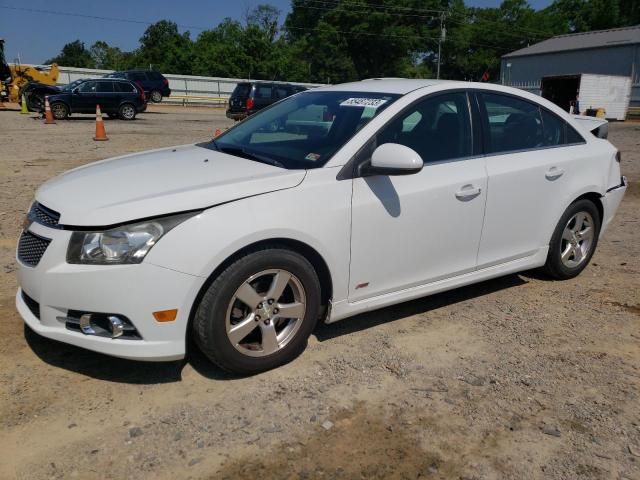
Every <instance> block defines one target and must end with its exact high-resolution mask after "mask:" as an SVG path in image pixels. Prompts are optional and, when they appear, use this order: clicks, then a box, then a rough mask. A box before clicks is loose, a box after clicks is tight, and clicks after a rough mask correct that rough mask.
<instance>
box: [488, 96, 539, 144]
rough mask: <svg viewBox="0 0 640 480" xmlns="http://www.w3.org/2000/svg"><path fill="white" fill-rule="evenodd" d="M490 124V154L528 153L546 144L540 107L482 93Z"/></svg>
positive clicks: (511, 98) (516, 99)
mask: <svg viewBox="0 0 640 480" xmlns="http://www.w3.org/2000/svg"><path fill="white" fill-rule="evenodd" d="M480 96H481V98H482V100H483V104H484V109H485V112H486V121H487V123H488V130H489V135H488V137H489V138H488V140H489V145H488V151H489V152H490V153H499V152H510V151H514V150H527V149H531V148H536V147H541V146H543V145H544V135H543V128H542V118H541V116H540V108H539V107H538V106H537V105H535V104H533V103H530V102H527V101H525V100H520V99H518V98H515V97H511V96H506V95H499V94H493V93H481V94H480Z"/></svg>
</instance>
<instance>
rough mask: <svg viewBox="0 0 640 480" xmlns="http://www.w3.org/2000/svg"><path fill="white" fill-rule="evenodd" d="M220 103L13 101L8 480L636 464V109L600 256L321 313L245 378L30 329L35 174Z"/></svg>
mask: <svg viewBox="0 0 640 480" xmlns="http://www.w3.org/2000/svg"><path fill="white" fill-rule="evenodd" d="M226 125H228V122H227V120H226V119H225V118H224V116H223V114H222V113H221V111H216V110H210V109H195V108H194V109H183V108H180V107H174V108H171V107H162V108H152V111H150V112H149V113H147V114H144V115H141V116H140V118H139V120H137V121H135V122H129V123H127V122H122V121H117V120H106V121H105V126H106V130H107V134H108V135H109V136H110V138H111V140H110V141H109V142H102V143H98V142H93V141H92V136H93V128H94V125H93V119H92V118H91V117H86V118H83V119H74V120H71V121H67V122H58V124H57V125H53V126H45V125H42V123H41V122H40V121H37V120H34V119H32V118H31V116H27V115H19V114H18V113H17V112H6V111H4V112H3V111H0V132H2V133H1V139H2V141H1V144H2V145H1V147H0V148H1V152H2V153H1V155H0V172H1V176H0V268H1V269H2V270H1V273H0V275H1V276H2V280H1V282H0V309H1V312H2V321H1V323H0V478H2V479H12V478H19V479H30V480H31V479H59V478H78V479H103V478H112V479H123V478H136V479H151V478H153V479H177V478H193V479H196V478H198V479H199V478H211V479H238V478H265V479H270V478H273V479H284V478H291V479H297V478H309V479H311V478H313V479H316V478H327V479H328V478H344V479H358V478H380V479H396V478H397V479H416V478H425V479H431V478H433V479H436V478H445V479H448V478H455V479H458V478H459V479H468V480H470V479H503V478H509V479H525V478H526V479H537V478H544V479H548V478H552V479H574V478H603V479H640V396H639V395H640V236H639V235H638V233H639V228H640V124H631V123H625V124H613V125H612V126H611V141H612V142H613V143H614V144H615V145H617V146H618V147H619V148H620V149H621V150H622V151H623V155H624V157H623V162H624V163H623V169H624V171H625V173H626V174H627V175H628V176H629V177H630V180H631V181H632V187H631V191H629V192H628V193H627V196H626V198H625V200H624V202H623V204H622V206H621V208H620V211H619V213H618V216H617V218H616V219H615V222H614V224H613V226H612V228H611V230H610V231H609V232H608V233H607V235H606V237H605V239H604V241H602V242H601V244H600V246H599V250H598V252H597V254H596V255H595V257H594V258H593V260H592V263H591V265H590V266H589V267H588V269H587V270H586V271H585V272H584V273H583V274H582V275H581V276H580V277H579V278H577V279H575V280H571V281H568V282H561V283H560V282H552V281H549V280H547V279H545V278H543V277H540V276H539V275H536V274H533V273H531V274H530V273H526V274H522V275H511V276H508V277H505V278H501V279H497V280H493V281H489V282H485V283H482V284H479V285H475V286H471V287H467V288H463V289H459V290H456V291H453V292H449V293H445V294H440V295H436V296H433V297H429V298H425V299H422V300H418V301H414V302H410V303H406V304H403V305H400V306H397V307H392V308H387V309H384V310H381V311H377V312H374V313H370V314H366V315H361V316H359V317H357V318H354V319H351V320H347V321H345V322H341V323H337V324H334V325H330V326H321V327H319V328H318V330H317V332H316V333H315V335H314V336H313V337H312V338H311V340H310V343H309V348H308V349H307V351H306V352H305V353H304V354H303V355H302V356H301V357H300V358H298V359H297V360H296V361H294V362H293V363H291V364H289V365H287V366H285V367H283V368H280V369H277V370H275V371H271V372H268V373H265V374H262V375H258V376H255V377H252V378H244V379H234V378H230V377H228V376H226V375H224V374H223V373H221V372H220V371H218V370H216V369H215V368H213V367H211V366H209V365H208V364H207V362H206V361H205V360H204V359H203V358H202V357H201V356H199V355H197V354H195V355H194V356H193V358H191V359H189V361H188V362H173V363H163V364H145V363H135V362H129V361H124V360H117V359H112V358H109V357H105V356H102V355H98V354H94V353H91V352H88V351H84V350H81V349H78V348H74V347H70V346H67V345H64V344H60V343H56V342H53V341H49V340H46V339H43V338H40V337H38V336H37V335H35V334H33V333H31V332H29V331H25V329H24V327H23V323H22V321H21V319H20V318H19V316H18V314H17V313H16V311H15V308H14V300H13V296H14V294H15V290H16V279H15V268H16V266H15V261H14V248H15V241H16V238H17V237H18V235H19V232H20V228H21V225H22V220H23V217H24V214H25V211H26V210H27V208H28V207H29V204H30V202H31V200H32V198H33V194H34V191H35V189H36V188H37V186H38V185H39V184H40V183H42V182H43V181H44V180H46V179H47V178H49V177H51V176H53V175H56V174H58V173H60V172H62V171H64V170H66V169H69V168H71V167H75V166H78V165H82V164H85V163H87V162H91V161H94V160H98V159H102V158H106V157H109V156H113V155H117V154H122V153H125V152H131V151H138V150H143V149H147V148H155V147H162V146H169V145H173V144H180V143H189V142H194V141H198V140H203V139H206V138H208V137H210V136H211V134H212V133H213V131H214V129H215V128H223V127H224V126H226Z"/></svg>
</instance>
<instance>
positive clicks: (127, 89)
mask: <svg viewBox="0 0 640 480" xmlns="http://www.w3.org/2000/svg"><path fill="white" fill-rule="evenodd" d="M116 91H119V92H122V93H133V92H135V87H134V86H133V84H132V83H128V82H118V83H116Z"/></svg>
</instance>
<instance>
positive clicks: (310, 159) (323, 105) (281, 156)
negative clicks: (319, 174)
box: [201, 91, 399, 169]
mask: <svg viewBox="0 0 640 480" xmlns="http://www.w3.org/2000/svg"><path fill="white" fill-rule="evenodd" d="M398 97H399V95H393V94H388V93H371V92H335V91H309V92H304V93H300V94H298V95H295V96H293V97H288V98H287V99H285V100H282V101H281V102H278V103H276V104H274V105H273V106H272V107H270V108H267V109H265V110H262V111H261V112H258V113H256V114H255V115H253V116H251V117H249V118H247V119H246V120H244V121H243V122H241V123H239V124H238V125H237V126H235V127H234V128H232V129H231V130H229V131H227V132H225V133H223V134H222V135H221V136H219V137H217V138H216V139H215V140H212V141H211V142H210V143H206V144H202V145H201V146H203V147H205V148H209V149H211V150H218V151H221V152H225V153H229V154H231V155H236V156H238V157H243V158H249V159H251V160H255V161H258V162H263V163H269V164H272V165H276V166H278V167H282V168H287V169H310V168H319V167H322V166H323V165H324V164H325V163H327V162H328V161H329V159H330V158H331V157H332V156H333V155H334V154H335V153H336V152H337V151H338V149H340V148H341V147H342V146H343V145H344V144H345V143H346V142H347V141H348V140H349V139H350V138H351V137H352V136H353V135H354V134H355V133H356V132H357V131H358V130H360V129H361V128H362V127H363V126H365V125H366V124H367V123H368V122H369V121H370V120H371V119H372V118H374V117H375V116H376V115H377V114H378V113H380V112H381V111H382V110H384V109H385V108H387V107H388V106H389V105H390V104H391V103H393V102H394V101H395V100H396V99H397V98H398Z"/></svg>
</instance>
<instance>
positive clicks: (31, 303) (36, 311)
mask: <svg viewBox="0 0 640 480" xmlns="http://www.w3.org/2000/svg"><path fill="white" fill-rule="evenodd" d="M22 300H24V303H26V304H27V308H28V309H29V310H31V313H33V315H34V316H35V317H36V318H37V319H38V320H40V304H39V303H38V302H36V301H35V300H34V299H33V298H31V297H30V296H29V295H27V294H26V293H25V292H24V290H23V291H22Z"/></svg>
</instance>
